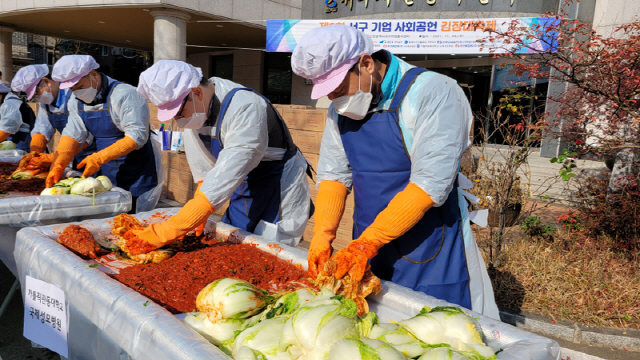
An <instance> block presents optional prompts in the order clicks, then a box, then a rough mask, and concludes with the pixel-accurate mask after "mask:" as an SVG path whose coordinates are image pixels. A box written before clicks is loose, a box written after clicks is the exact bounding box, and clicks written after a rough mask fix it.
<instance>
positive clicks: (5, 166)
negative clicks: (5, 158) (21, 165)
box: [0, 162, 18, 176]
mask: <svg viewBox="0 0 640 360" xmlns="http://www.w3.org/2000/svg"><path fill="white" fill-rule="evenodd" d="M17 168H18V164H17V163H9V162H0V175H5V176H9V175H11V174H13V172H14V171H16V169H17Z"/></svg>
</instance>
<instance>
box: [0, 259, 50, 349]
mask: <svg viewBox="0 0 640 360" xmlns="http://www.w3.org/2000/svg"><path fill="white" fill-rule="evenodd" d="M14 280H15V278H14V277H13V275H12V274H11V272H10V271H9V269H7V267H6V266H4V264H3V263H2V262H0V299H2V300H4V298H5V296H6V295H7V293H8V292H9V289H10V288H11V285H12V284H13V281H14ZM0 302H1V301H0ZM23 316H24V310H23V307H22V295H21V293H20V292H17V293H16V294H15V296H14V297H13V300H12V301H11V303H10V304H9V308H8V309H7V310H6V311H5V313H4V315H2V317H1V318H0V359H2V360H53V359H60V356H59V355H58V354H56V353H55V352H53V351H51V350H48V349H43V348H33V347H32V346H31V341H29V340H27V339H25V338H24V337H23V336H22V328H23V326H22V323H23Z"/></svg>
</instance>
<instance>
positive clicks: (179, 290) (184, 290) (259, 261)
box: [111, 242, 312, 313]
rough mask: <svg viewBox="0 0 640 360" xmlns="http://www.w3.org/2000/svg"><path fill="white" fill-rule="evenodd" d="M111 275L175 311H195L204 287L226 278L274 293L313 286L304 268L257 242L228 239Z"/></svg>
mask: <svg viewBox="0 0 640 360" xmlns="http://www.w3.org/2000/svg"><path fill="white" fill-rule="evenodd" d="M111 276H113V277H114V278H115V279H117V280H118V281H120V282H122V283H123V284H125V285H127V286H129V287H130V288H132V289H134V290H136V291H137V292H139V293H141V294H142V295H145V296H147V297H148V298H150V299H152V300H153V301H155V302H156V303H158V304H159V305H161V306H163V307H165V308H166V309H168V310H169V311H171V312H173V313H180V312H188V311H193V310H194V309H195V308H196V296H197V295H198V293H199V292H200V290H202V289H203V288H204V287H205V286H206V285H207V284H209V283H211V282H213V281H215V280H218V279H222V278H235V279H240V280H245V281H248V282H250V283H252V284H253V285H255V286H257V287H259V288H262V289H265V290H267V291H269V292H271V293H273V292H275V291H283V290H294V289H296V288H298V287H299V286H300V284H304V285H305V286H307V287H312V285H311V283H310V282H309V281H308V280H307V278H309V277H310V276H309V274H308V273H307V272H306V271H304V270H303V269H302V268H300V267H298V266H296V265H293V264H291V263H289V262H287V261H285V260H282V259H280V258H278V257H277V256H275V255H272V254H269V253H267V252H264V251H262V250H260V249H258V248H257V247H256V246H255V245H251V244H233V243H224V242H223V243H217V244H215V245H212V246H210V247H207V248H204V249H200V250H195V251H191V252H180V253H177V254H176V255H175V256H173V257H172V258H170V259H167V260H165V261H163V262H161V263H159V264H147V265H135V266H130V267H127V268H125V269H121V270H120V273H119V274H113V275H111Z"/></svg>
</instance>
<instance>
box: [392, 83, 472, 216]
mask: <svg viewBox="0 0 640 360" xmlns="http://www.w3.org/2000/svg"><path fill="white" fill-rule="evenodd" d="M416 85H417V86H416ZM407 112H408V113H407ZM405 114H406V115H405ZM400 116H409V117H411V118H413V119H415V124H414V126H413V132H412V135H413V144H412V147H411V179H410V180H411V182H412V183H414V184H416V185H418V186H419V187H420V188H422V189H423V190H424V191H425V192H426V193H427V194H429V196H430V197H431V199H432V200H433V202H434V203H435V206H441V205H442V204H443V203H444V202H445V201H446V200H447V197H448V195H449V193H450V192H451V189H452V188H453V182H454V180H455V178H456V175H457V173H458V168H459V165H460V157H461V156H462V152H463V151H464V150H465V149H466V148H467V146H468V145H469V130H470V127H471V124H472V119H473V117H472V114H471V107H470V106H469V102H468V101H467V98H466V96H465V95H464V92H463V91H462V89H461V88H460V86H458V84H457V83H456V81H455V80H453V79H451V78H449V77H447V76H444V75H440V74H434V73H431V74H423V75H421V76H420V78H419V79H417V80H416V83H414V86H412V87H411V89H410V90H409V93H408V94H407V97H406V100H405V101H404V102H403V104H402V105H401V108H400Z"/></svg>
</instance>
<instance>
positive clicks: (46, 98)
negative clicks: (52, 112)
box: [36, 91, 53, 105]
mask: <svg viewBox="0 0 640 360" xmlns="http://www.w3.org/2000/svg"><path fill="white" fill-rule="evenodd" d="M36 101H37V102H39V103H41V104H44V105H51V103H52V102H53V94H51V93H50V92H48V91H45V92H43V93H42V95H40V96H38V97H36Z"/></svg>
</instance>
